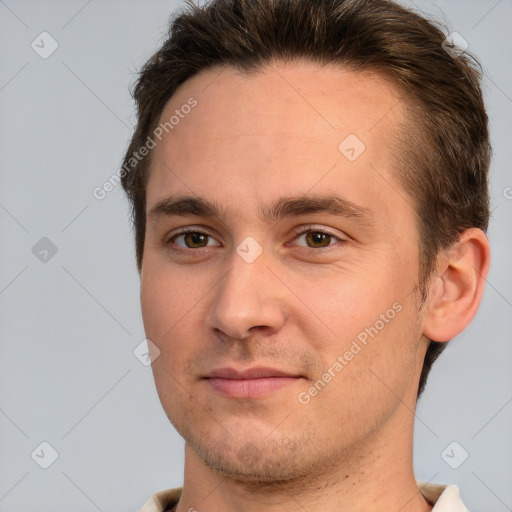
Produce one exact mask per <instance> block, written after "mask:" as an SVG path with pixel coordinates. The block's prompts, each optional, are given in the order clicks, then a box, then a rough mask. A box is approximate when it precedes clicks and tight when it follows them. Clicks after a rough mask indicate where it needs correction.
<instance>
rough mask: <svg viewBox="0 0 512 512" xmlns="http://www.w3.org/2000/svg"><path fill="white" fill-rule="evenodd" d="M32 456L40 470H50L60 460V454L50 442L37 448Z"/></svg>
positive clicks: (43, 443)
mask: <svg viewBox="0 0 512 512" xmlns="http://www.w3.org/2000/svg"><path fill="white" fill-rule="evenodd" d="M30 456H31V457H32V460H33V461H34V462H35V463H36V464H37V465H38V466H39V467H40V468H42V469H48V468H49V467H50V466H51V465H52V464H53V463H54V462H55V461H56V460H57V459H58V458H59V453H58V452H57V450H56V449H55V448H54V447H53V446H52V445H51V444H50V443H49V442H47V441H43V442H42V443H39V444H38V445H37V446H36V448H35V449H34V451H33V452H32V453H31V454H30Z"/></svg>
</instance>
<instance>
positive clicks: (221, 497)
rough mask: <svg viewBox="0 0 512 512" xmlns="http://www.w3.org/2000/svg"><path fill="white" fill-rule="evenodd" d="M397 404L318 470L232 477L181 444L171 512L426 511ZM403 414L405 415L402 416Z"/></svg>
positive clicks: (407, 427)
mask: <svg viewBox="0 0 512 512" xmlns="http://www.w3.org/2000/svg"><path fill="white" fill-rule="evenodd" d="M406 409H407V408H406V407H404V406H403V405H400V406H398V409H397V411H395V412H396V413H397V414H395V415H394V418H391V419H390V421H389V422H388V423H387V425H386V427H385V428H384V429H381V430H379V431H378V432H376V433H374V434H373V435H372V436H371V438H370V439H369V438H365V439H364V440H362V441H361V442H360V443H359V445H358V446H352V447H351V448H350V449H347V450H346V451H345V453H344V455H343V456H341V457H339V458H338V460H336V461H335V462H333V463H332V464H331V465H327V464H326V465H325V466H324V467H323V469H322V471H317V472H316V473H314V474H310V475H308V476H307V478H301V479H300V480H294V481H286V482H275V483H270V484H269V483H255V482H242V481H236V480H234V479H233V478H231V477H230V476H226V475H222V474H218V473H216V472H215V471H213V470H212V469H210V468H208V467H207V466H206V465H205V464H204V463H203V461H202V460H201V459H200V458H199V456H198V455H197V454H196V453H195V451H194V450H193V449H192V448H191V447H190V446H189V445H188V444H187V445H186V447H185V480H184V485H183V492H182V496H181V499H180V502H179V504H178V507H177V512H187V511H189V510H197V511H198V512H214V511H218V510H222V511H223V512H235V511H237V512H238V511H240V510H243V511H244V512H253V511H254V512H256V511H258V512H261V510H262V507H264V509H265V511H266V512H274V511H275V512H278V511H279V512H295V511H297V512H298V511H301V512H302V511H304V510H308V511H309V512H315V511H322V512H335V511H336V512H349V511H350V512H363V511H365V512H366V511H367V510H368V509H369V508H371V509H372V511H373V512H387V511H389V510H400V512H430V510H431V509H432V506H431V505H430V504H429V503H428V502H427V501H426V500H425V498H424V497H423V496H422V494H421V493H420V491H419V489H418V487H417V485H416V481H415V478H414V471H413V465H412V432H413V423H414V422H413V419H414V415H413V414H412V413H411V411H407V410H406ZM404 417H405V419H406V421H404Z"/></svg>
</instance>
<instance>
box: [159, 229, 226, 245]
mask: <svg viewBox="0 0 512 512" xmlns="http://www.w3.org/2000/svg"><path fill="white" fill-rule="evenodd" d="M169 243H170V244H174V245H177V246H178V247H180V248H182V249H201V248H202V247H208V246H211V245H218V244H217V243H216V241H215V239H214V238H212V237H211V236H210V235H208V234H206V233H201V232H200V231H186V232H184V233H178V234H177V235H175V236H173V237H172V238H171V239H170V240H169Z"/></svg>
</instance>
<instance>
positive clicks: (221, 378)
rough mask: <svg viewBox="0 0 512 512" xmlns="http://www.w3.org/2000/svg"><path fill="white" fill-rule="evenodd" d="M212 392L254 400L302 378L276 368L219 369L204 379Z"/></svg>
mask: <svg viewBox="0 0 512 512" xmlns="http://www.w3.org/2000/svg"><path fill="white" fill-rule="evenodd" d="M205 379H206V381H207V383H208V384H209V385H210V387H211V388H212V389H213V391H215V392H217V393H220V394H221V395H224V396H226V397H231V398H245V399H254V398H261V397H264V396H267V395H269V394H271V393H273V392H275V391H277V390H279V389H282V388H284V387H287V386H290V385H293V384H294V383H297V382H298V381H300V380H301V379H302V376H300V375H297V374H293V373H289V372H286V371H283V370H278V369H276V368H266V367H257V368H248V369H245V370H235V369H234V368H219V369H216V370H213V371H212V372H210V373H209V374H208V376H207V377H205Z"/></svg>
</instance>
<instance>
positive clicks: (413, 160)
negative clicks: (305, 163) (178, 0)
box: [121, 0, 491, 396]
mask: <svg viewBox="0 0 512 512" xmlns="http://www.w3.org/2000/svg"><path fill="white" fill-rule="evenodd" d="M299 59H301V60H307V61H312V62H317V63H320V64H333V65H337V66H339V65H341V66H343V67H345V68H348V69H352V70H354V71H373V72H377V73H379V74H381V75H382V76H384V77H386V78H387V79H388V80H390V81H391V82H392V83H393V84H394V85H395V86H396V87H397V89H398V90H399V91H400V92H401V93H402V94H403V97H404V99H405V104H406V108H407V111H408V113H409V115H408V120H407V123H408V126H407V127H402V130H401V133H402V135H401V137H400V141H399V143H398V149H399V155H400V160H399V161H397V162H396V175H397V178H398V180H399V182H400V183H401V185H402V186H403V188H404V189H405V190H406V191H407V192H408V193H409V194H410V195H411V197H412V198H413V200H414V202H415V209H416V214H417V219H418V227H419V233H420V269H419V289H420V291H421V293H422V295H423V299H424V298H425V294H426V282H427V279H428V277H429V276H430V275H431V273H432V271H433V269H434V266H435V262H436V257H437V255H438V253H439V251H441V250H442V249H444V248H448V247H449V246H450V245H451V244H452V243H453V242H455V241H456V240H457V238H458V236H459V235H460V233H461V232H463V231H464V230H465V229H468V228H470V227H477V228H480V229H482V230H484V231H486V229H487V224H488V220H489V192H488V183H487V175H488V168H489V161H490V152H491V149H490V143H489V134H488V126H487V125H488V119H487V115H486V112H485V108H484V102H483V98H482V92H481V89H480V79H481V72H480V67H479V65H478V62H477V61H476V59H474V58H473V57H471V56H470V55H469V54H467V53H462V54H459V53H458V52H456V51H454V48H453V47H452V46H450V45H449V43H448V41H447V40H446V38H445V35H444V34H443V31H442V30H441V29H440V28H438V26H436V25H435V24H434V23H433V22H432V21H429V20H427V19H426V18H424V17H423V16H420V15H418V14H416V13H415V12H413V11H410V10H407V9H405V8H403V7H401V6H399V5H398V4H396V3H395V2H393V1H390V0H212V1H210V2H208V3H207V4H205V5H204V6H201V7H198V6H195V5H194V4H192V3H189V4H188V6H187V8H185V9H183V10H182V11H181V12H178V13H177V14H176V15H175V16H174V19H172V20H171V23H170V29H169V37H168V38H167V40H166V41H165V43H164V44H163V46H162V47H161V48H160V49H159V50H158V51H157V52H156V53H155V54H154V55H153V56H152V57H151V58H150V59H149V61H148V62H147V63H146V64H145V66H144V67H143V69H142V71H141V73H140V76H139V78H138V81H137V82H136V84H135V88H134V93H133V95H134V98H135V100H136V102H137V107H138V123H137V127H136V129H135V133H134V135H133V138H132V140H131V143H130V145H129V147H128V150H127V152H126V156H125V159H124V162H123V167H122V171H121V179H122V184H123V188H124V190H125V191H126V193H127V195H128V198H129V200H130V203H131V206H132V220H133V223H134V228H135V241H136V257H137V267H138V269H139V271H140V269H141V267H142V258H143V246H144V236H145V216H146V185H147V180H148V176H149V170H150V165H151V153H150V154H149V156H148V157H147V158H144V159H141V160H140V161H139V160H137V161H134V159H133V154H134V153H135V152H137V151H138V149H139V148H141V147H142V146H143V145H144V144H145V142H146V140H147V138H148V137H149V136H150V135H151V134H152V132H153V130H155V128H156V126H157V124H158V122H159V119H160V116H161V113H162V111H163V109H164V106H165V105H166V103H167V102H168V100H169V99H170V98H171V96H172V95H173V94H174V92H175V91H176V89H177V87H178V86H179V85H180V84H182V83H183V82H185V81H186V80H187V79H188V78H190V77H192V76H194V75H195V74H197V73H198V72H199V71H202V70H205V69H208V68H212V67H231V68H234V69H237V70H239V71H243V72H250V71H257V70H259V69H261V68H262V67H263V66H264V65H265V64H268V63H271V62H272V61H273V60H282V61H296V60H299ZM445 346H446V344H445V343H436V342H433V341H431V342H430V345H429V347H428V350H427V354H426V357H425V361H424V365H423V370H422V374H421V378H420V383H419V389H418V396H419V395H420V394H421V393H422V391H423V389H424V387H425V383H426V380H427V376H428V373H429V371H430V368H431V365H432V363H433V361H434V360H435V359H436V358H437V356H438V355H439V354H440V353H441V352H442V350H443V349H444V347H445Z"/></svg>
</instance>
